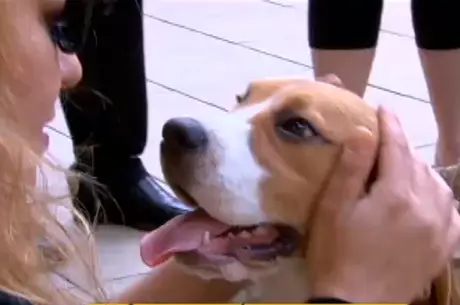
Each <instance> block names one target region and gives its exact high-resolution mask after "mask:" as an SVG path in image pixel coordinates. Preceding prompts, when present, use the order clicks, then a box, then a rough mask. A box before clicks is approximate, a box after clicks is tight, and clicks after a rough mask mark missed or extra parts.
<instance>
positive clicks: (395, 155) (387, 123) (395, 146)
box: [378, 107, 412, 181]
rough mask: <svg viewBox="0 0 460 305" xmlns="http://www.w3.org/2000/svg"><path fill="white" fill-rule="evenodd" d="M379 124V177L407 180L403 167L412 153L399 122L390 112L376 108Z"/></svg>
mask: <svg viewBox="0 0 460 305" xmlns="http://www.w3.org/2000/svg"><path fill="white" fill-rule="evenodd" d="M378 117H379V125H380V153H379V171H378V172H379V178H380V179H387V180H388V181H407V179H406V178H407V177H405V176H404V175H408V174H410V171H409V170H407V171H405V170H404V169H405V168H406V167H407V165H408V164H410V161H411V160H410V156H411V155H412V153H411V149H410V146H409V142H408V141H407V137H406V135H405V134H404V131H403V129H402V126H401V123H400V122H399V120H398V118H397V117H396V115H395V114H393V113H392V112H390V111H388V110H386V109H385V108H383V107H379V109H378Z"/></svg>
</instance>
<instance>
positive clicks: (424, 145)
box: [414, 143, 436, 149]
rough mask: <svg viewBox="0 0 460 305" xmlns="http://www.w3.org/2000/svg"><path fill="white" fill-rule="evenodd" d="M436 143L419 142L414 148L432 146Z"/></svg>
mask: <svg viewBox="0 0 460 305" xmlns="http://www.w3.org/2000/svg"><path fill="white" fill-rule="evenodd" d="M435 145H436V143H429V144H421V145H416V146H415V147H414V148H415V149H423V148H428V147H432V146H435Z"/></svg>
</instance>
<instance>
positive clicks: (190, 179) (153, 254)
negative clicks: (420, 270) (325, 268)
mask: <svg viewBox="0 0 460 305" xmlns="http://www.w3.org/2000/svg"><path fill="white" fill-rule="evenodd" d="M236 101H237V106H236V107H235V109H234V110H233V111H231V112H230V113H228V114H223V115H222V116H218V117H208V118H203V119H200V120H198V119H195V118H173V119H171V120H169V121H168V122H166V123H165V125H164V127H163V141H162V143H161V164H162V169H163V173H164V176H165V178H166V180H167V182H168V183H169V184H170V186H171V188H172V189H173V191H174V192H175V193H176V195H177V196H178V197H179V198H181V199H183V200H184V202H186V203H188V204H190V205H191V206H193V207H196V208H197V209H196V210H195V211H194V212H191V213H189V214H187V215H183V216H179V217H176V218H174V219H173V220H171V221H170V222H169V223H167V224H166V225H164V226H163V227H161V228H159V229H158V230H156V231H155V232H154V233H151V234H149V235H147V237H145V238H144V239H143V241H142V247H141V256H142V258H143V260H144V262H145V263H146V264H147V265H149V266H154V265H157V264H159V263H161V262H162V261H164V260H166V259H168V258H169V257H170V256H171V255H174V257H175V259H176V260H177V261H179V262H180V263H181V264H182V265H183V266H184V268H185V269H186V270H187V271H189V272H192V273H194V274H197V275H199V276H201V277H203V278H206V279H215V278H225V279H227V280H229V281H235V282H236V281H242V280H249V281H250V282H251V283H252V284H251V285H249V286H248V287H247V288H245V289H244V290H243V291H242V292H241V293H240V294H239V296H238V297H239V299H241V300H242V301H245V302H271V303H273V302H284V303H289V302H296V303H302V302H305V300H307V299H308V297H309V293H308V287H309V281H308V266H307V263H306V260H305V244H306V240H305V239H306V238H307V236H308V234H306V233H307V232H308V229H309V224H310V223H311V217H312V216H311V215H312V209H314V207H315V204H316V203H317V202H318V201H319V199H320V198H321V196H322V190H323V189H324V187H325V185H327V182H328V179H329V177H330V175H331V174H332V173H333V172H334V169H335V166H336V164H337V161H338V159H339V156H340V154H341V152H342V150H343V149H344V147H347V145H348V144H347V143H349V141H351V140H356V139H357V138H359V137H360V136H362V135H363V134H366V135H369V134H371V135H372V136H373V137H372V138H373V139H374V141H373V146H374V154H375V157H376V156H377V153H378V134H379V130H378V120H377V115H376V111H375V109H374V108H373V107H371V106H369V105H368V104H367V103H366V102H365V101H364V100H363V99H361V98H360V97H358V96H357V95H355V94H353V93H351V92H350V91H348V90H346V89H344V88H343V86H342V84H341V81H340V79H338V78H337V77H336V76H334V75H328V76H326V77H323V78H320V79H318V80H317V81H311V80H307V79H304V78H280V79H263V80H258V81H254V82H252V83H251V84H250V85H249V86H248V88H247V90H246V92H245V93H244V94H242V95H237V96H236ZM368 138H369V137H367V139H368ZM443 173H444V177H448V178H452V177H453V176H452V173H454V171H452V170H445V171H444V172H443ZM454 178H455V177H454ZM459 181H460V180H459ZM369 182H372V177H371V176H370V177H369ZM364 187H365V186H363V189H364ZM451 270H452V269H451V268H450V266H449V267H447V268H446V271H445V272H444V273H443V275H442V276H440V277H439V278H438V279H436V280H435V281H434V283H433V285H432V287H430V289H428V291H429V293H428V295H426V296H425V297H424V298H423V300H422V301H421V303H426V304H460V303H458V300H460V298H459V297H458V293H457V291H456V290H455V289H454V287H453V284H454V283H453V275H452V272H451ZM376 276H378V275H376Z"/></svg>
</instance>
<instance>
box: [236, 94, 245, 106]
mask: <svg viewBox="0 0 460 305" xmlns="http://www.w3.org/2000/svg"><path fill="white" fill-rule="evenodd" d="M235 98H236V102H237V103H238V104H241V103H242V102H243V101H244V99H243V96H242V95H241V94H237V95H236V96H235Z"/></svg>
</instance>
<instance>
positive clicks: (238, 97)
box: [235, 86, 251, 104]
mask: <svg viewBox="0 0 460 305" xmlns="http://www.w3.org/2000/svg"><path fill="white" fill-rule="evenodd" d="M250 91H251V86H249V87H248V88H247V89H246V91H245V92H244V93H243V94H237V95H236V96H235V98H236V102H237V103H238V104H242V103H244V102H245V101H246V100H247V99H248V97H249V94H250Z"/></svg>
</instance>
